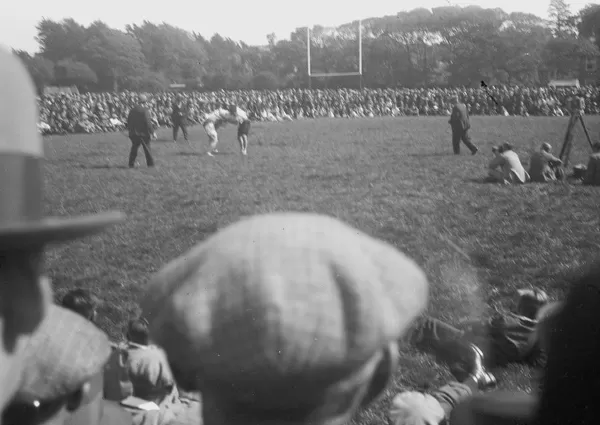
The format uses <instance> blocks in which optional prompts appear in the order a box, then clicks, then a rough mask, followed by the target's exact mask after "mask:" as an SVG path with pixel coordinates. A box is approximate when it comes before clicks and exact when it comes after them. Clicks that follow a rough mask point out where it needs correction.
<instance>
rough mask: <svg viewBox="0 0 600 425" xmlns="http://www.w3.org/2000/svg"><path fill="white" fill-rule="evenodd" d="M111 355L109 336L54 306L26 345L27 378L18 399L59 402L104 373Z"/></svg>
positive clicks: (24, 376) (24, 377)
mask: <svg viewBox="0 0 600 425" xmlns="http://www.w3.org/2000/svg"><path fill="white" fill-rule="evenodd" d="M110 352H111V348H110V342H109V340H108V337H107V336H106V334H105V333H104V332H102V331H101V330H100V329H98V328H97V327H96V326H95V325H94V324H93V323H92V322H90V321H88V320H86V319H85V318H83V317H81V316H79V315H78V314H76V313H73V312H71V311H69V310H67V309H64V308H62V307H59V306H57V305H54V304H53V305H51V307H50V308H49V310H48V314H47V315H46V317H45V319H44V321H43V322H42V324H41V325H40V327H39V328H38V329H37V330H36V331H35V332H34V333H33V334H32V335H31V336H30V337H28V340H27V342H25V344H24V347H23V351H22V353H23V354H22V355H23V363H24V365H23V375H22V379H21V385H20V388H19V390H18V391H17V394H16V395H15V400H17V401H24V402H29V401H33V400H55V399H57V398H60V397H63V396H66V395H69V394H71V393H73V392H75V391H76V390H78V389H79V388H80V387H81V386H82V385H83V384H84V383H85V382H87V381H89V380H90V379H91V378H92V377H93V376H94V375H97V374H98V373H99V372H101V371H102V368H103V367H104V364H105V363H106V362H107V361H108V357H109V355H110Z"/></svg>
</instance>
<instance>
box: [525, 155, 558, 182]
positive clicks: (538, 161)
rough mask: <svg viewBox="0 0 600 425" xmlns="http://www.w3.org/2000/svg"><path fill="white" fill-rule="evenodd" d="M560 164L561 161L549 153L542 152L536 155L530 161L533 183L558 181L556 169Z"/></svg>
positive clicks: (530, 173)
mask: <svg viewBox="0 0 600 425" xmlns="http://www.w3.org/2000/svg"><path fill="white" fill-rule="evenodd" d="M560 164H561V161H560V159H558V158H557V157H555V156H554V155H552V154H550V153H548V152H545V151H540V152H536V153H534V154H533V155H531V158H530V160H529V175H530V176H531V181H533V182H538V183H545V182H548V181H553V180H556V172H555V169H556V167H557V166H558V165H560Z"/></svg>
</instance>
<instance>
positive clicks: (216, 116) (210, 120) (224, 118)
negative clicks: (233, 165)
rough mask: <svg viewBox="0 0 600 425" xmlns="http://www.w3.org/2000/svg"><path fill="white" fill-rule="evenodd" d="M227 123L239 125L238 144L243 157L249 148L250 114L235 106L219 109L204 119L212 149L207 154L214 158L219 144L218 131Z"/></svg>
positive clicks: (203, 124)
mask: <svg viewBox="0 0 600 425" xmlns="http://www.w3.org/2000/svg"><path fill="white" fill-rule="evenodd" d="M227 123H231V124H238V142H239V143H240V148H241V150H242V155H246V154H247V147H248V132H249V131H250V120H249V119H248V114H247V113H246V112H245V111H243V110H241V109H240V108H238V107H237V106H235V105H230V106H229V107H228V108H227V109H225V108H219V109H217V110H216V111H213V112H211V113H210V114H208V115H206V116H205V117H204V121H203V122H202V126H203V127H204V130H205V131H206V134H207V135H208V141H209V143H210V148H209V151H208V152H207V154H208V155H209V156H214V154H215V153H217V152H218V151H217V143H219V136H218V134H217V130H218V129H219V128H220V127H222V126H224V125H226V124H227Z"/></svg>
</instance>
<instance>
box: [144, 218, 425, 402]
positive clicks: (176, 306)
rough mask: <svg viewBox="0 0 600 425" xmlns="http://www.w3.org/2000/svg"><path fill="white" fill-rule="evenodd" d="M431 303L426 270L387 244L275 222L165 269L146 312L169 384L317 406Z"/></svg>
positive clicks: (305, 222) (324, 225)
mask: <svg viewBox="0 0 600 425" xmlns="http://www.w3.org/2000/svg"><path fill="white" fill-rule="evenodd" d="M427 297H428V283H427V279H426V277H425V274H424V273H423V271H422V270H421V269H420V268H419V267H418V266H417V265H416V264H415V263H414V262H413V261H412V260H410V259H409V258H408V257H406V256H405V255H403V254H402V253H400V252H398V251H397V250H396V249H395V248H394V247H392V246H391V245H389V244H387V243H384V242H382V241H379V240H376V239H373V238H371V237H370V236H368V235H366V234H364V233H363V232H361V231H359V230H356V229H353V228H351V227H350V226H348V225H346V224H344V223H342V222H340V221H338V220H337V219H334V218H331V217H327V216H321V215H315V214H303V213H276V214H267V215H260V216H254V217H250V218H247V219H243V220H241V221H239V222H237V223H235V224H232V225H230V226H228V227H227V228H225V229H223V230H221V231H219V232H218V233H217V234H215V235H213V236H211V237H210V238H208V239H207V240H206V241H204V242H202V243H200V244H199V245H197V246H196V247H194V248H192V249H191V250H190V251H189V252H187V253H185V254H184V255H182V256H181V257H179V258H177V259H175V260H173V261H172V262H171V263H170V264H168V265H166V266H165V267H164V268H163V269H162V270H160V271H159V272H158V273H157V274H156V275H155V276H154V277H153V278H152V279H151V281H150V282H149V285H148V294H147V296H146V298H145V300H144V301H143V303H142V308H143V310H144V313H143V314H144V316H145V317H147V318H148V319H149V321H150V332H151V337H152V339H153V340H154V341H155V342H156V343H157V344H159V345H161V346H162V347H163V348H164V349H165V351H166V352H167V355H168V357H169V362H170V364H171V367H172V368H173V372H174V374H175V376H176V378H180V377H182V376H185V377H188V376H192V377H195V383H196V385H199V386H200V387H201V388H199V389H200V390H202V391H204V390H210V391H215V390H216V389H217V388H218V391H219V393H220V397H223V398H226V399H227V400H230V401H231V402H238V403H241V404H251V405H253V406H255V407H256V408H264V409H289V408H300V406H309V405H312V404H314V403H315V402H318V400H319V398H320V397H321V394H322V392H323V391H324V389H326V388H328V387H329V386H331V385H334V384H335V383H337V382H339V381H340V380H343V379H345V378H346V377H347V376H348V375H349V374H352V373H353V372H354V371H356V370H357V369H359V368H361V367H363V365H364V364H365V363H366V362H367V361H369V359H371V358H372V357H373V356H374V355H375V354H376V353H378V352H379V351H380V350H381V349H382V347H384V346H386V345H387V344H389V343H390V342H394V341H397V340H398V339H399V338H400V337H401V336H402V335H403V334H404V332H405V330H406V329H407V327H408V326H409V324H410V323H411V322H412V321H413V320H414V319H415V317H416V316H417V315H418V314H419V313H420V312H421V311H422V310H423V309H424V307H425V305H426V302H427ZM274 394H277V395H276V396H274Z"/></svg>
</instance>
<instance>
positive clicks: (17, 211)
mask: <svg viewBox="0 0 600 425" xmlns="http://www.w3.org/2000/svg"><path fill="white" fill-rule="evenodd" d="M0 63H2V66H0V79H1V80H2V85H1V86H0V102H2V111H3V112H2V113H1V114H0V282H2V284H1V285H0V300H1V301H2V302H1V303H0V304H1V305H0V341H1V342H0V382H1V383H2V385H1V386H0V411H1V410H2V409H3V408H4V406H5V404H6V403H7V402H8V401H9V400H10V399H11V397H12V396H13V394H14V393H15V391H16V389H17V387H18V385H19V380H20V374H21V366H22V357H23V356H22V355H21V349H23V348H25V344H24V342H23V340H24V339H26V338H28V337H29V335H31V334H32V333H33V332H35V331H36V328H37V327H38V326H40V323H41V322H42V321H43V319H44V316H45V314H46V310H47V309H48V307H49V305H50V303H51V300H52V289H51V287H50V282H49V280H48V279H46V278H45V277H44V276H43V275H42V271H43V269H44V261H43V259H44V250H45V247H46V246H47V245H48V244H51V243H61V242H66V241H70V240H72V239H76V238H80V237H83V236H86V235H89V234H93V233H95V232H98V231H100V230H102V229H103V228H104V227H106V226H107V225H109V224H114V223H116V222H119V221H121V220H122V219H123V216H122V215H121V214H106V215H99V216H91V217H69V218H49V217H44V209H45V208H44V204H43V199H44V192H43V180H44V149H43V144H42V139H41V137H40V135H39V133H38V132H37V121H38V113H37V105H36V101H35V89H34V86H33V83H32V81H31V78H30V77H29V74H28V72H27V70H26V68H25V67H24V66H23V64H22V63H21V62H20V60H19V59H18V57H17V56H16V55H14V54H12V53H10V52H9V51H7V50H5V49H3V48H0Z"/></svg>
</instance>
